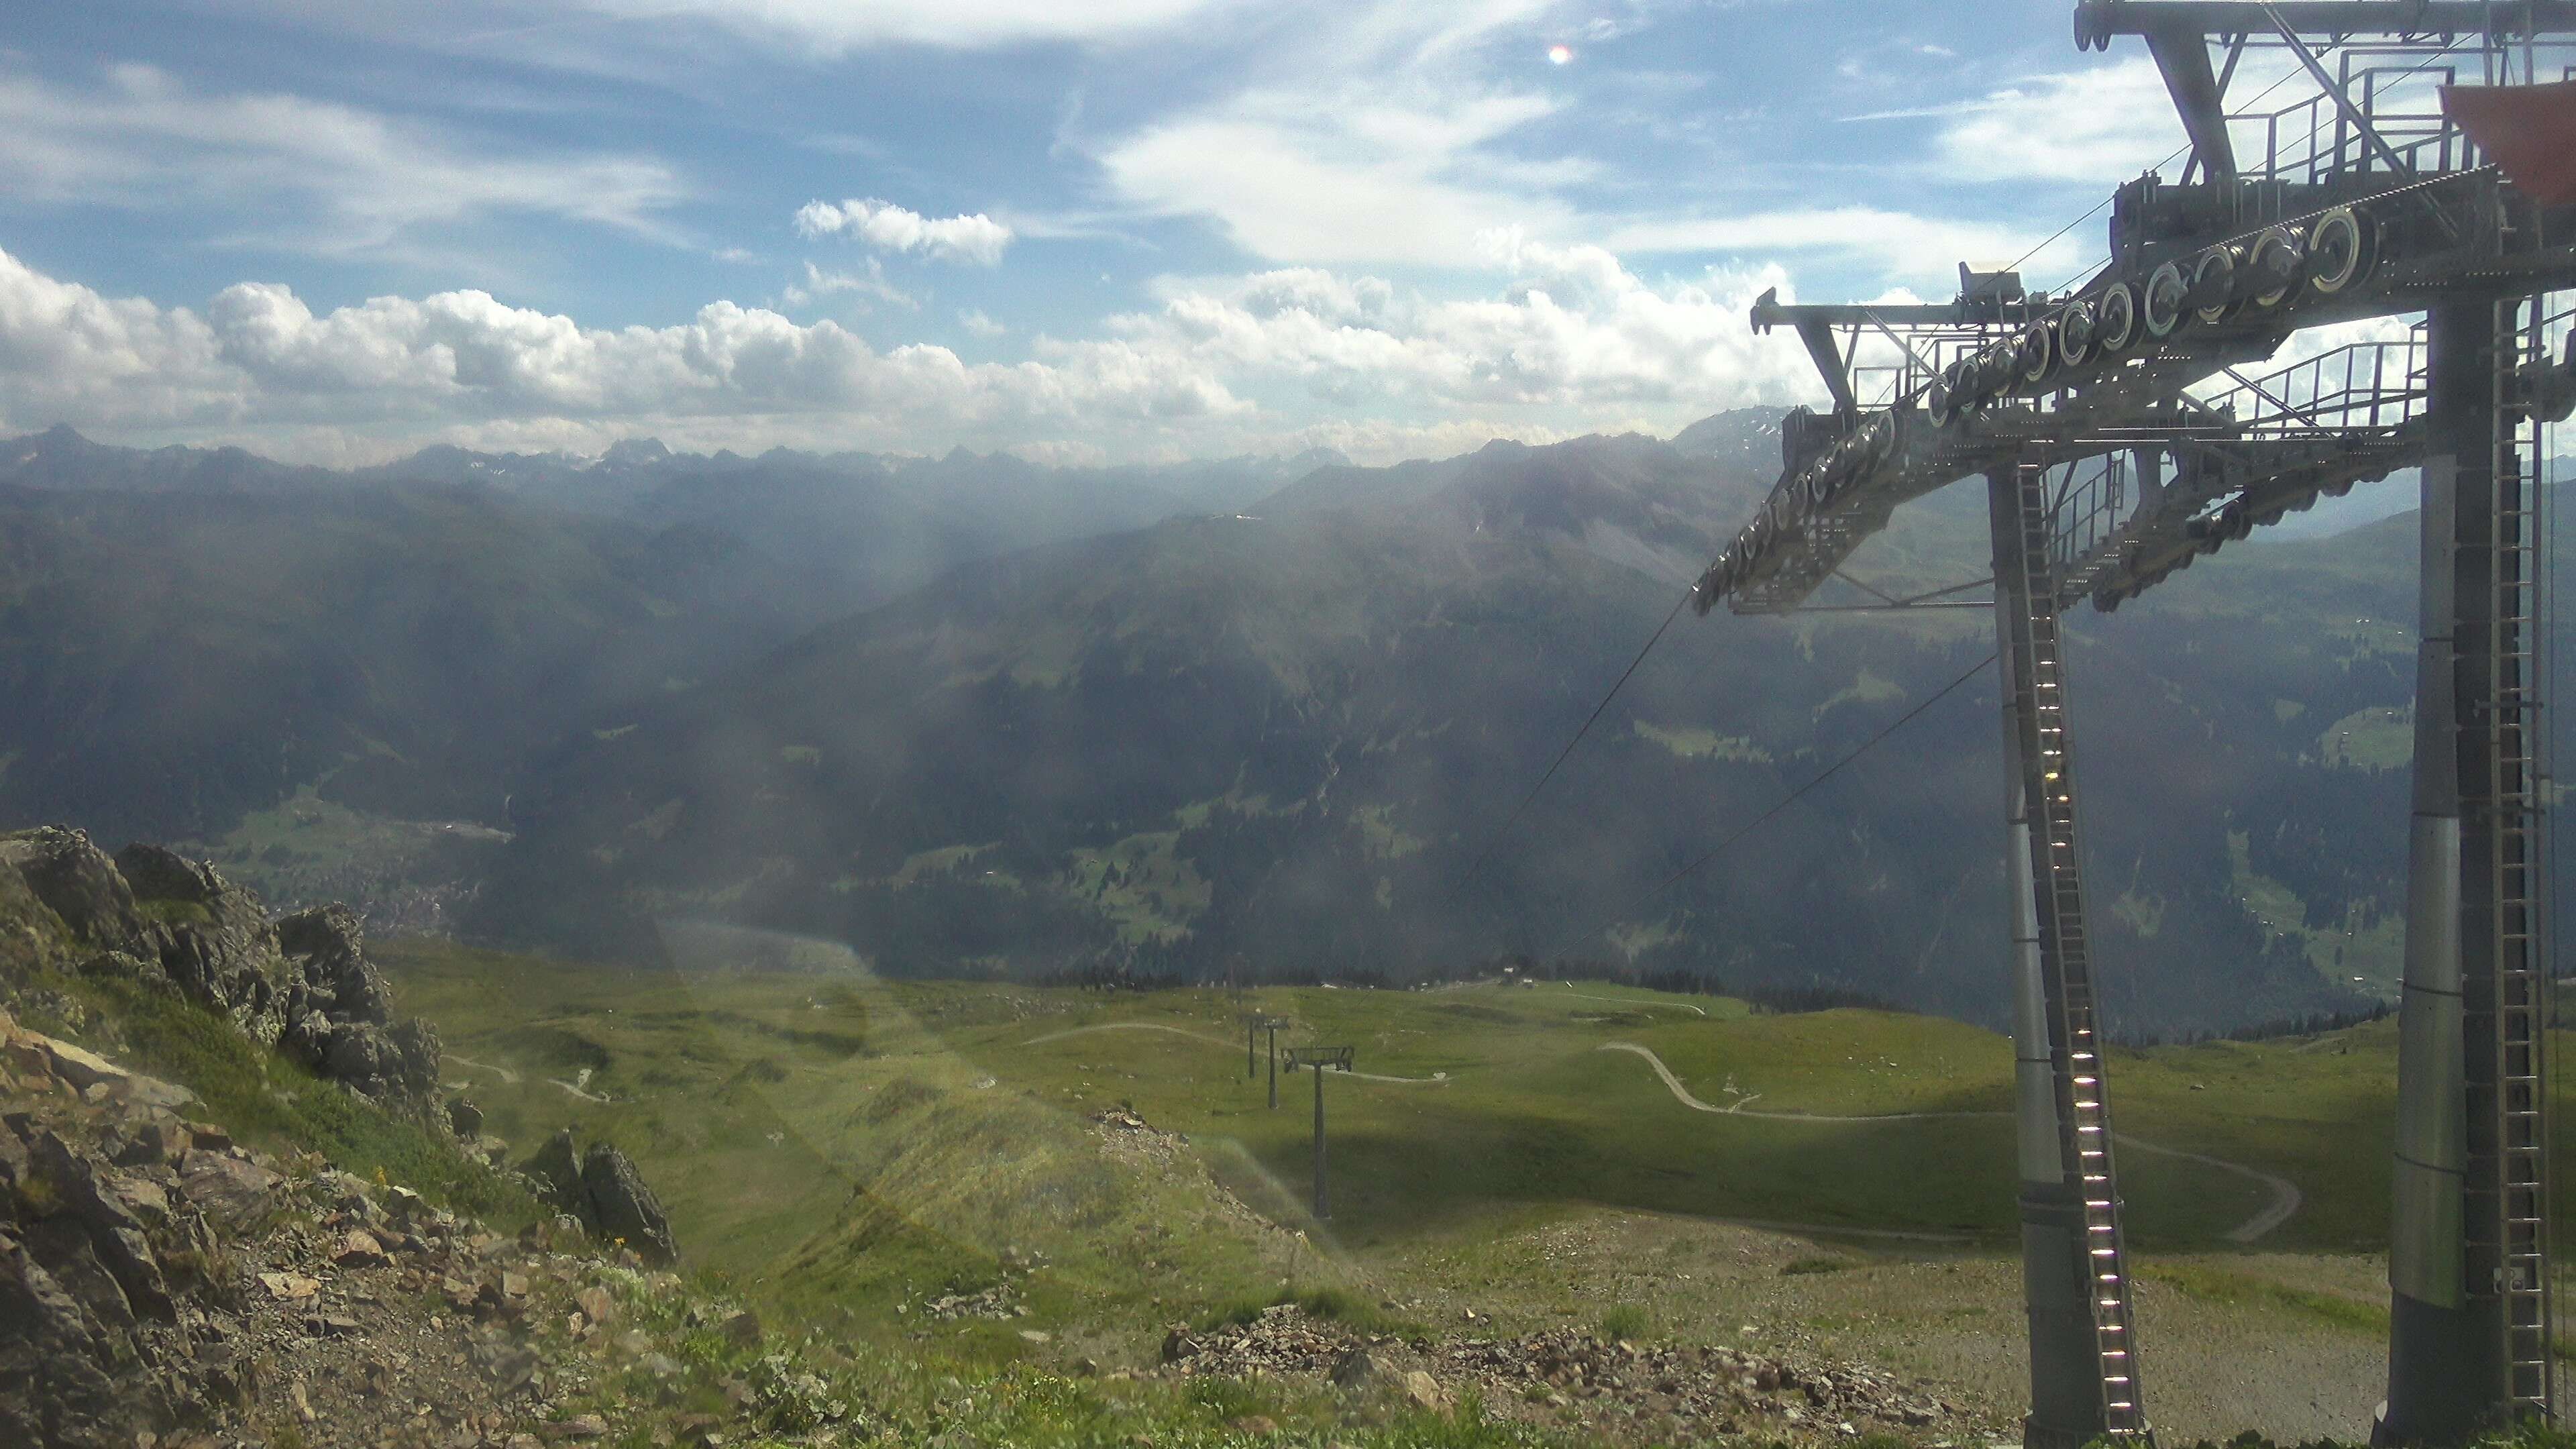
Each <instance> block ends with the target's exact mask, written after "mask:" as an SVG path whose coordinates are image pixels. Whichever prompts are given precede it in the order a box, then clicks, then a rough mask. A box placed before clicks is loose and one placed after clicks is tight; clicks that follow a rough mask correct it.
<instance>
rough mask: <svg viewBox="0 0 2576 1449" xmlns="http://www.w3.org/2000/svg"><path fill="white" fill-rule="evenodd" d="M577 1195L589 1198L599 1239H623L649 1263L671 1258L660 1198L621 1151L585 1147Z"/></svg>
mask: <svg viewBox="0 0 2576 1449" xmlns="http://www.w3.org/2000/svg"><path fill="white" fill-rule="evenodd" d="M581 1185H582V1195H583V1196H584V1197H585V1198H586V1199H588V1201H589V1204H590V1212H589V1213H588V1214H587V1217H588V1220H589V1222H590V1225H591V1230H592V1231H593V1232H595V1233H597V1234H599V1235H600V1236H601V1237H603V1238H616V1239H622V1240H623V1241H624V1242H625V1244H626V1246H627V1247H629V1248H632V1249H634V1250H635V1252H636V1254H637V1256H639V1257H641V1258H643V1259H644V1261H646V1262H648V1263H673V1262H677V1261H678V1260H679V1257H680V1247H679V1244H678V1243H676V1242H674V1241H673V1240H672V1238H671V1219H670V1216H669V1215H668V1214H666V1213H664V1212H663V1211H662V1201H661V1199H659V1198H657V1197H655V1196H654V1195H653V1189H652V1188H650V1187H647V1186H645V1183H644V1175H643V1174H642V1173H640V1172H637V1171H636V1170H635V1164H634V1163H633V1162H631V1161H629V1160H628V1159H627V1156H626V1154H625V1153H623V1152H620V1151H618V1150H617V1149H616V1148H614V1147H611V1146H609V1145H608V1144H606V1143H604V1142H603V1143H601V1144H600V1145H598V1146H596V1147H593V1148H592V1149H590V1155H589V1156H587V1157H585V1158H583V1159H582V1164H581Z"/></svg>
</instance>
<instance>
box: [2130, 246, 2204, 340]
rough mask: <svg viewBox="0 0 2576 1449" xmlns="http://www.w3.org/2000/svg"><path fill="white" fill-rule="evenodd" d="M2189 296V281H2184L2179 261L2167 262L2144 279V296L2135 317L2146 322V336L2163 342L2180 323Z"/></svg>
mask: <svg viewBox="0 0 2576 1449" xmlns="http://www.w3.org/2000/svg"><path fill="white" fill-rule="evenodd" d="M2190 296H2191V283H2189V282H2187V281H2185V280H2183V275H2182V264H2181V263H2179V262H2167V263H2165V264H2164V265H2163V266H2161V267H2158V268H2156V270H2155V274H2154V275H2153V276H2150V277H2148V278H2147V287H2146V295H2145V296H2143V297H2141V298H2140V299H2139V304H2138V320H2139V321H2141V322H2143V323H2145V324H2146V333H2147V335H2148V336H2149V337H2152V338H2154V339H2155V340H2157V341H2158V342H2162V341H2163V340H2165V339H2166V338H2168V337H2171V336H2172V335H2174V329H2175V328H2177V327H2180V326H2181V325H2182V317H2183V304H2184V303H2185V302H2186V301H2187V300H2188V299H2189V298H2190Z"/></svg>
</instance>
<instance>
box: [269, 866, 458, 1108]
mask: <svg viewBox="0 0 2576 1449" xmlns="http://www.w3.org/2000/svg"><path fill="white" fill-rule="evenodd" d="M276 929H277V944H278V949H279V951H280V952H281V953H282V954H283V955H284V956H285V957H286V959H287V961H288V963H289V965H290V966H291V967H293V968H294V969H293V975H292V976H291V978H290V980H289V983H288V986H287V1002H286V1026H285V1029H284V1031H283V1032H282V1033H281V1034H280V1036H279V1038H278V1045H279V1046H281V1047H282V1048H284V1049H285V1050H286V1051H287V1052H289V1053H290V1054H292V1055H294V1056H296V1057H298V1058H300V1059H301V1060H303V1061H304V1062H305V1063H306V1064H308V1065H310V1066H311V1067H312V1068H313V1069H314V1070H316V1071H318V1072H320V1073H321V1074H322V1075H324V1076H326V1077H330V1078H332V1079H333V1080H335V1081H340V1082H345V1083H347V1084H348V1085H350V1086H351V1087H354V1088H356V1089H357V1090H359V1091H361V1092H364V1093H366V1094H367V1095H369V1096H371V1097H380V1098H392V1097H401V1098H408V1099H412V1100H414V1101H416V1102H419V1103H421V1104H422V1105H426V1104H427V1101H428V1098H429V1097H430V1095H431V1094H433V1093H435V1092H436V1091H437V1088H438V1058H439V1049H438V1034H437V1033H436V1032H435V1031H434V1030H432V1029H431V1027H430V1025H429V1024H428V1023H427V1022H424V1021H420V1020H417V1019H415V1020H410V1021H396V1020H395V1019H394V1007H393V995H392V993H390V992H388V991H387V990H386V989H385V982H384V977H383V976H381V975H379V974H378V973H377V971H376V968H375V967H374V966H373V965H372V964H370V963H369V962H368V960H367V956H366V928H365V926H364V925H362V924H361V923H360V922H359V920H358V917H357V915H356V913H355V912H353V911H351V910H349V909H348V908H347V907H345V906H338V905H330V906H317V907H315V908H313V909H312V910H308V911H298V912H297V913H295V914H294V915H291V916H288V917H286V918H285V919H283V920H280V921H279V922H278V923H277V928H276Z"/></svg>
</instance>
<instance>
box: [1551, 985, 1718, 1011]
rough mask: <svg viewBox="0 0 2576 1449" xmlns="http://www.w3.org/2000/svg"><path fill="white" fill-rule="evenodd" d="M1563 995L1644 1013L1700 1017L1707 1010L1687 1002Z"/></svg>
mask: <svg viewBox="0 0 2576 1449" xmlns="http://www.w3.org/2000/svg"><path fill="white" fill-rule="evenodd" d="M1565 994H1566V995H1567V996H1570V997H1572V998H1574V999H1575V1000H1577V1001H1606V1002H1609V1003H1610V1004H1611V1005H1612V1006H1633V1007H1636V1008H1638V1009H1640V1010H1644V1011H1654V1010H1663V1011H1696V1012H1698V1013H1699V1014H1700V1015H1702V1016H1706V1015H1708V1008H1706V1007H1704V1006H1693V1005H1691V1004H1690V1003H1689V1002H1687V1001H1627V1000H1623V999H1621V998H1619V997H1616V996H1590V995H1586V994H1585V993H1583V992H1580V991H1569V992H1567V993H1565Z"/></svg>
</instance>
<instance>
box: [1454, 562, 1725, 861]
mask: <svg viewBox="0 0 2576 1449" xmlns="http://www.w3.org/2000/svg"><path fill="white" fill-rule="evenodd" d="M1698 596H1699V586H1698V585H1697V584H1693V585H1692V586H1691V587H1690V588H1688V589H1686V590H1684V591H1683V592H1682V596H1681V598H1680V599H1679V600H1677V601H1675V603H1674V604H1673V611H1672V612H1671V613H1669V614H1666V615H1665V616H1664V622H1662V623H1660V624H1658V625H1656V626H1655V632H1654V633H1653V634H1652V635H1650V636H1648V637H1647V639H1646V647H1644V648H1643V649H1640V650H1638V651H1637V657H1636V658H1634V659H1631V660H1629V661H1628V667H1627V668H1625V669H1623V670H1621V671H1619V678H1618V680H1617V682H1615V683H1613V684H1612V685H1611V686H1610V692H1609V693H1608V694H1605V695H1603V696H1601V702H1600V703H1599V704H1596V705H1594V706H1593V707H1592V713H1591V714H1590V715H1589V716H1587V717H1586V718H1585V719H1584V721H1583V728H1581V729H1579V730H1576V731H1575V732H1574V738H1572V739H1570V740H1567V741H1566V742H1565V748H1564V749H1561V750H1559V751H1557V752H1556V758H1555V759H1553V760H1551V761H1549V762H1548V766H1547V769H1546V770H1544V771H1543V772H1541V773H1540V775H1539V777H1538V783H1537V784H1535V785H1532V786H1530V787H1529V793H1528V794H1526V795H1523V796H1522V797H1521V803H1519V804H1518V805H1515V806H1513V807H1512V813H1511V814H1510V815H1509V816H1508V817H1506V818H1505V819H1504V821H1503V823H1502V824H1501V825H1499V826H1496V827H1495V829H1494V833H1493V836H1492V838H1490V839H1489V840H1487V841H1486V842H1485V848H1484V849H1483V850H1482V851H1479V852H1478V853H1477V855H1476V858H1475V859H1474V860H1473V861H1471V862H1469V863H1468V866H1467V870H1466V873H1465V874H1464V875H1461V876H1459V877H1458V883H1457V884H1456V885H1454V886H1451V887H1450V888H1449V900H1450V901H1455V900H1457V899H1458V897H1459V895H1460V894H1462V893H1463V892H1464V891H1465V890H1466V889H1467V887H1468V886H1470V885H1472V884H1474V883H1475V879H1476V873H1477V872H1478V871H1481V870H1483V869H1484V868H1485V863H1486V862H1487V861H1490V860H1492V859H1493V858H1494V856H1495V854H1496V853H1497V852H1498V851H1500V850H1501V849H1502V848H1503V842H1504V841H1505V840H1506V839H1507V838H1509V837H1510V835H1511V832H1512V827H1513V826H1515V825H1518V824H1519V823H1520V821H1521V817H1522V816H1523V815H1526V814H1528V813H1529V808H1530V802H1531V801H1533V800H1536V799H1537V798H1538V792H1539V791H1541V790H1544V789H1546V788H1547V782H1548V781H1550V780H1553V779H1555V778H1556V772H1557V771H1558V770H1559V769H1560V768H1562V767H1563V766H1564V764H1565V761H1566V757H1567V756H1569V755H1572V754H1573V753H1574V747H1575V746H1576V745H1579V744H1581V743H1583V737H1584V736H1585V735H1588V734H1590V733H1592V727H1593V726H1594V725H1596V724H1599V723H1600V722H1601V713H1602V711H1604V710H1606V709H1608V708H1609V707H1610V701H1612V700H1614V699H1617V698H1618V697H1619V691H1620V690H1622V689H1625V688H1627V687H1628V681H1629V679H1630V678H1631V677H1633V676H1634V675H1635V674H1636V672H1637V667H1638V666H1639V665H1641V664H1644V663H1645V662H1646V656H1647V655H1649V654H1652V653H1654V652H1655V646H1656V645H1657V644H1659V643H1662V642H1663V638H1664V631H1666V630H1668V629H1670V628H1672V627H1673V621H1674V620H1675V619H1678V618H1680V617H1681V616H1682V610H1683V609H1684V608H1686V607H1688V606H1689V604H1690V601H1691V600H1692V599H1694V598H1697V597H1698Z"/></svg>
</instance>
